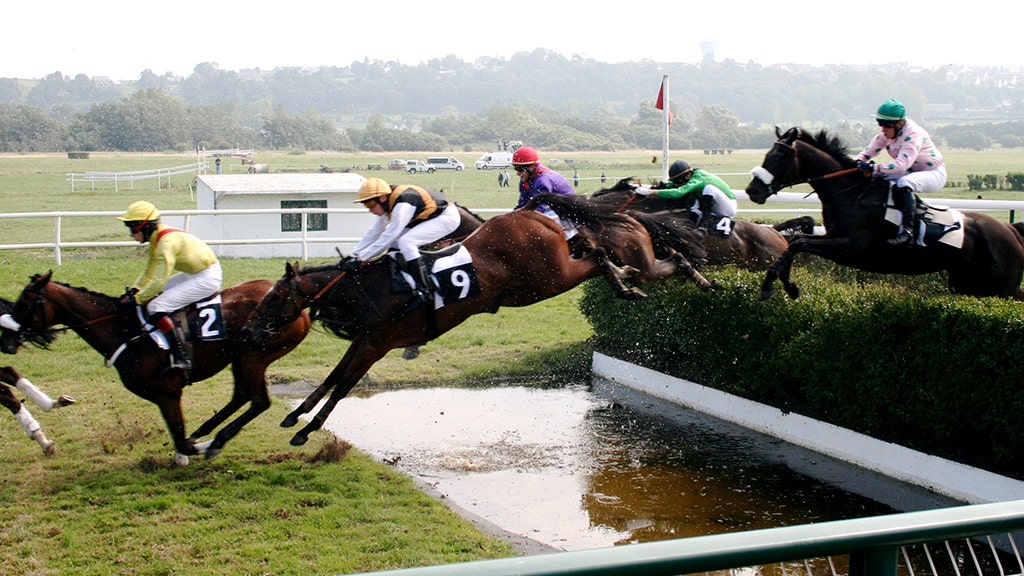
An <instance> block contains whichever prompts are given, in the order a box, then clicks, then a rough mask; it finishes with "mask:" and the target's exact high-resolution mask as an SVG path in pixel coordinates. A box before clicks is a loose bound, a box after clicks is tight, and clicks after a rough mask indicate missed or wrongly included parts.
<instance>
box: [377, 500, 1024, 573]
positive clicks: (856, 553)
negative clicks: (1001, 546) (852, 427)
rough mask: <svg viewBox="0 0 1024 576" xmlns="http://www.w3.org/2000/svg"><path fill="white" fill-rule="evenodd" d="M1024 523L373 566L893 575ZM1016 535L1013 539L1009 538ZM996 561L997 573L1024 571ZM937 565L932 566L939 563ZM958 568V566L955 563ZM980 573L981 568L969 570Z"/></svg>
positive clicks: (866, 526) (1015, 515)
mask: <svg viewBox="0 0 1024 576" xmlns="http://www.w3.org/2000/svg"><path fill="white" fill-rule="evenodd" d="M1021 530H1024V500H1015V501H1011V502H998V503H994V504H975V505H971V506H958V507H953V508H943V509H940V510H928V511H923V512H908V513H904V514H891V515H886V516H875V517H871V518H858V519H854V520H839V521H835V522H823V523H820V524H804V525H801V526H788V527H784V528H772V529H768V530H756V531H750V532H737V533H732V534H720V535H714V536H701V537H697V538H686V539H680V540H668V541H662V542H650V543H644V544H633V545H628V546H617V547H611V548H599V549H595V550H581V551H573V552H559V553H552V554H542V555H537V556H524V557H516V558H503V559H499V560H481V561H477V562H465V563H461V564H448V565H443V566H428V567H422V568H408V569H404V570H393V571H386V572H373V573H370V574H376V575H378V576H383V575H393V576H441V575H444V576H470V575H472V576H480V575H488V576H495V575H518V576H540V575H552V576H554V575H558V576H569V575H598V574H614V575H617V576H624V575H632V574H636V575H643V576H658V575H665V576H669V575H677V574H697V573H703V572H711V571H719V570H729V569H734V568H743V567H749V566H759V565H766V564H777V563H783V562H792V561H799V560H803V559H808V558H823V557H832V556H849V559H850V562H849V575H850V576H895V575H896V574H897V567H898V564H899V553H900V550H901V548H904V547H906V546H912V545H917V544H925V543H932V542H944V541H945V542H948V541H951V540H963V539H970V538H975V537H981V536H988V535H995V534H1012V533H1013V532H1017V531H1021ZM1010 542H1011V543H1012V542H1013V540H1012V539H1011V540H1010ZM1013 556H1015V557H1016V559H1015V560H1014V562H1015V563H1016V566H1014V567H1013V568H1016V569H1017V571H1016V572H1007V571H1005V570H1004V568H1003V567H1002V566H1001V564H1000V563H999V562H998V561H997V562H996V565H997V567H998V568H997V570H996V571H995V572H993V573H994V574H1011V573H1012V574H1020V573H1021V571H1022V570H1024V569H1022V568H1020V566H1021V564H1020V560H1019V553H1017V550H1016V547H1015V546H1013ZM933 572H934V571H933ZM956 573H960V572H959V571H957V572H956ZM965 573H971V574H973V573H975V571H973V570H972V571H970V572H965Z"/></svg>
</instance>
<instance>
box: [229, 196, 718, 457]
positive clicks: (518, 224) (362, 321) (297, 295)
mask: <svg viewBox="0 0 1024 576" xmlns="http://www.w3.org/2000/svg"><path fill="white" fill-rule="evenodd" d="M595 234H596V235H597V236H598V242H596V247H595V248H593V249H592V250H589V251H588V252H587V253H586V254H584V255H581V256H580V257H578V258H573V257H571V254H570V249H569V244H568V242H567V241H566V239H565V233H564V231H563V230H562V228H561V226H559V225H558V224H557V223H555V222H554V221H553V220H552V219H550V218H548V217H547V216H544V215H542V214H540V213H538V212H536V211H534V210H527V209H523V210H516V211H513V212H510V213H507V214H502V215H500V216H496V217H494V218H491V219H489V220H487V221H486V222H485V223H484V224H483V225H482V226H481V227H480V228H479V229H478V230H477V231H476V232H474V233H473V234H471V235H470V236H469V237H468V238H467V239H466V240H465V241H464V242H463V243H462V245H461V248H464V249H465V252H466V253H468V254H469V255H470V256H471V257H472V269H471V270H467V269H456V270H455V271H454V272H452V273H451V274H450V275H449V276H446V280H445V281H444V283H445V284H447V285H450V286H451V287H453V288H455V289H456V291H457V292H459V294H458V296H456V297H453V299H452V301H451V302H450V303H446V305H444V306H443V307H441V308H437V309H435V307H434V306H431V305H420V306H415V307H414V306H412V305H411V304H410V302H411V301H412V300H413V298H414V296H413V295H412V294H411V292H410V291H408V290H399V289H397V288H396V286H395V285H394V284H393V282H392V277H393V263H392V262H391V261H390V259H387V258H382V259H378V260H377V261H375V262H372V263H368V264H363V265H357V264H353V263H352V262H351V261H347V260H343V261H342V262H341V263H340V264H338V265H328V266H318V267H312V268H303V269H298V268H297V267H293V266H291V265H288V266H287V267H286V270H285V275H284V276H283V277H282V278H281V279H279V280H278V281H277V283H276V284H275V285H274V288H273V289H272V290H271V291H270V292H269V293H268V294H267V296H266V298H264V300H263V302H261V303H260V305H259V308H258V309H257V310H256V312H255V313H254V314H253V316H252V318H251V319H250V321H249V323H248V324H247V327H246V330H248V331H251V334H252V337H253V338H256V339H260V338H263V337H264V336H263V335H264V333H265V332H266V331H271V332H273V331H275V330H277V329H278V328H277V326H278V325H279V324H280V323H282V322H288V321H290V320H291V319H292V318H294V316H295V314H297V313H298V312H299V311H300V310H302V309H304V308H311V309H312V311H313V317H314V318H315V319H317V320H320V321H322V322H324V323H325V325H327V326H328V327H329V328H331V329H332V330H333V331H334V332H335V334H338V335H339V336H343V337H345V338H350V339H351V340H352V343H351V344H350V345H349V347H348V349H347V350H346V352H345V354H344V356H343V357H342V358H341V361H340V362H339V363H338V365H337V366H336V367H335V368H334V370H333V371H331V373H330V374H329V375H328V376H327V378H326V379H325V380H324V382H323V383H322V384H321V385H320V386H319V387H318V388H317V389H316V390H315V391H314V392H313V393H312V394H310V396H309V397H308V398H306V400H305V401H304V402H302V404H301V405H300V406H299V407H298V408H296V409H295V410H294V411H292V413H291V414H289V415H288V417H287V418H285V419H284V421H283V422H282V423H281V425H282V426H285V427H291V426H294V425H295V424H297V423H298V420H299V416H301V415H302V414H305V413H307V412H310V411H311V410H313V408H314V407H315V406H316V405H317V403H318V402H319V401H320V400H321V399H323V398H324V397H325V396H326V395H327V394H328V392H330V397H329V398H328V399H327V401H326V402H325V403H324V406H323V407H322V408H321V409H320V410H319V412H318V413H317V414H316V416H314V417H313V418H312V420H311V421H310V423H309V424H308V425H306V426H305V427H303V428H302V429H301V430H299V431H298V432H297V433H296V434H295V435H294V436H293V438H292V440H291V443H292V444H293V445H302V444H304V443H305V442H306V441H307V440H308V438H309V435H310V434H311V433H312V432H314V431H316V430H319V429H320V428H321V427H322V426H323V423H324V421H325V420H326V419H327V416H328V415H329V414H330V413H331V411H332V410H333V409H334V407H335V405H337V403H338V402H339V401H340V400H341V399H342V398H344V397H345V396H346V395H348V393H349V391H350V390H351V389H352V387H353V386H355V385H356V384H357V383H358V382H359V379H360V378H362V377H363V375H365V374H366V373H367V372H368V371H369V369H370V368H371V367H372V366H373V364H374V363H376V362H377V361H378V360H380V359H381V358H382V357H384V355H385V354H387V352H388V351H389V350H392V349H394V348H399V347H403V346H410V345H415V344H422V343H424V342H427V341H429V340H432V339H434V338H436V337H438V336H439V335H441V334H444V333H445V332H447V331H448V330H451V329H452V328H454V327H456V326H458V325H459V324H461V323H462V322H464V321H465V320H466V319H467V318H469V317H470V316H472V315H474V314H479V313H482V312H489V313H494V312H497V311H498V309H499V308H501V307H503V306H512V307H519V306H529V305H530V304H534V303H536V302H540V301H541V300H545V299H547V298H551V297H553V296H557V295H559V294H562V293H563V292H566V291H567V290H570V289H572V288H573V287H575V286H577V285H579V284H580V283H581V282H583V281H584V280H587V279H589V278H594V277H597V276H600V275H604V276H605V278H606V279H608V281H609V282H610V283H611V284H612V286H613V288H614V289H615V290H616V292H617V293H618V294H619V295H620V296H621V297H623V298H626V299H633V298H635V297H637V296H638V291H637V290H636V289H634V288H629V287H626V286H624V285H622V279H621V274H622V273H624V272H629V273H632V274H635V278H636V279H638V280H639V281H640V282H649V281H653V280H656V279H658V278H663V277H666V276H669V275H671V274H676V273H684V274H696V275H697V276H698V277H699V274H697V273H696V271H695V270H693V268H692V266H690V265H688V264H687V263H684V262H683V260H684V257H683V255H678V256H673V257H672V258H671V259H667V260H660V261H659V260H655V258H654V256H653V252H654V250H653V247H652V245H651V241H650V238H649V237H648V235H647V232H646V230H645V229H644V227H643V226H642V225H640V224H639V223H638V222H637V221H636V220H634V219H633V218H630V217H628V216H625V215H621V214H616V215H609V216H607V217H606V218H605V219H604V220H603V227H602V228H601V229H600V230H598V231H596V232H595ZM602 246H613V247H614V250H615V255H614V256H611V255H609V254H608V253H607V252H606V251H605V249H604V248H602ZM424 257H425V258H426V257H427V256H426V255H424ZM613 258H614V259H615V260H618V261H621V262H623V263H624V264H625V265H626V266H623V267H618V266H616V265H614V264H613V263H612V262H611V260H612V259H613ZM435 276H440V273H439V272H436V271H435ZM699 278H700V279H699V280H698V279H697V278H694V279H695V281H697V282H698V283H699V282H700V280H703V282H704V283H705V284H708V282H707V280H705V279H703V277H699ZM474 279H475V281H474ZM640 294H642V293H640Z"/></svg>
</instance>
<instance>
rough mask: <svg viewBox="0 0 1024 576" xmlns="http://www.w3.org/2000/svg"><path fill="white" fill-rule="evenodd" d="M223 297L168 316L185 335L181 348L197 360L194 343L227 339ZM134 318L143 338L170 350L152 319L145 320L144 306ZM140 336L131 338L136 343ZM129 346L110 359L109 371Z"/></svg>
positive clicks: (193, 305) (137, 309)
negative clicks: (193, 347) (148, 338)
mask: <svg viewBox="0 0 1024 576" xmlns="http://www.w3.org/2000/svg"><path fill="white" fill-rule="evenodd" d="M220 304H221V296H220V293H217V294H216V295H214V296H212V297H210V298H208V299H206V300H203V301H201V302H196V303H193V304H189V305H188V306H186V307H184V308H182V309H180V310H176V311H175V312H174V313H173V314H170V315H169V318H170V319H171V321H172V322H174V324H175V325H176V326H180V327H181V329H182V332H183V333H184V336H185V338H184V341H183V342H182V345H183V346H184V348H185V352H186V354H187V355H188V356H189V357H190V358H192V359H194V357H193V356H192V346H191V343H192V342H196V341H200V340H202V341H207V340H210V341H212V340H224V339H226V338H227V337H228V331H227V324H226V322H225V321H224V314H223V312H222V310H221V306H220ZM135 316H136V319H137V320H138V321H139V327H140V328H141V329H142V333H143V334H149V337H150V338H151V339H152V340H153V342H155V343H156V345H157V346H158V347H159V348H160V349H161V350H169V349H170V345H169V343H168V342H167V338H166V337H165V336H164V335H163V334H162V333H161V332H160V331H159V330H157V329H156V327H155V326H153V325H152V324H150V323H149V318H147V317H146V312H145V308H144V307H142V306H136V307H135ZM137 338H138V336H135V337H133V338H131V340H135V339H137ZM127 346H128V343H127V342H124V343H122V344H121V345H120V346H119V347H118V348H117V350H115V351H114V353H113V354H112V355H111V357H110V358H108V359H107V361H106V365H107V367H111V366H113V365H114V363H115V362H116V361H117V358H118V357H119V356H120V355H121V353H122V352H124V350H125V349H126V348H127Z"/></svg>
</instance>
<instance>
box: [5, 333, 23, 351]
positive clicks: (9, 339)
mask: <svg viewBox="0 0 1024 576" xmlns="http://www.w3.org/2000/svg"><path fill="white" fill-rule="evenodd" d="M20 346H21V342H19V341H18V336H17V335H16V334H13V333H11V332H10V331H8V330H4V331H3V334H2V336H0V352H3V353H4V354H16V353H17V352H18V348H19V347H20Z"/></svg>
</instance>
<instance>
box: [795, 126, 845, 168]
mask: <svg viewBox="0 0 1024 576" xmlns="http://www.w3.org/2000/svg"><path fill="white" fill-rule="evenodd" d="M790 135H792V138H793V139H795V140H800V141H801V142H806V143H807V144H810V145H811V146H814V147H815V148H817V149H819V150H821V151H822V152H824V153H826V154H828V155H829V156H831V157H833V158H835V159H836V160H837V161H838V162H839V163H840V164H842V165H843V167H844V168H849V167H853V166H855V165H856V162H855V161H854V160H853V158H852V153H851V149H850V147H849V146H848V145H847V144H846V143H845V142H843V141H842V139H841V138H839V136H836V135H835V134H830V133H829V132H828V130H825V129H821V130H819V131H818V132H817V133H815V134H812V133H810V132H808V131H806V130H804V129H803V128H800V127H794V128H790V129H789V130H788V131H787V132H786V134H784V135H783V136H782V139H786V138H787V136H790Z"/></svg>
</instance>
